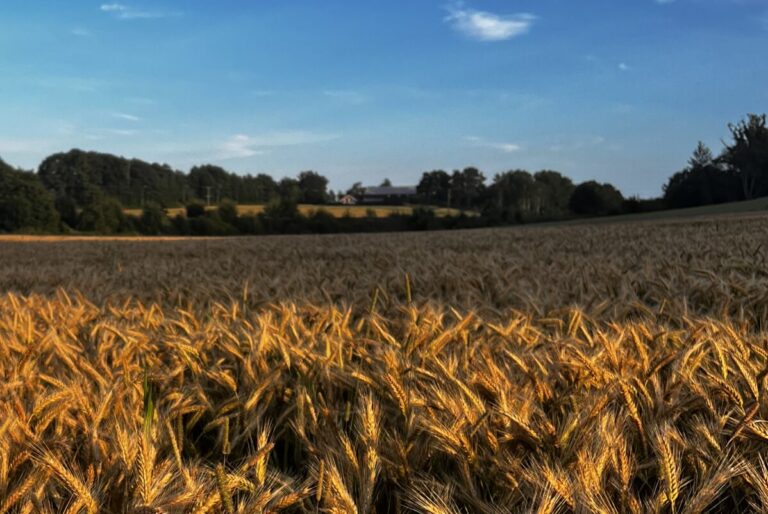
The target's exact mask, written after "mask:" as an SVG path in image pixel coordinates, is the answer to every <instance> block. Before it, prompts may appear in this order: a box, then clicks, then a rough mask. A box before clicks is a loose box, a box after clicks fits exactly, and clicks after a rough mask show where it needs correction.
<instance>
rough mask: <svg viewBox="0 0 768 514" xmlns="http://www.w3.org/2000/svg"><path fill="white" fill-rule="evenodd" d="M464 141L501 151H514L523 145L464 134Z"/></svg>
mask: <svg viewBox="0 0 768 514" xmlns="http://www.w3.org/2000/svg"><path fill="white" fill-rule="evenodd" d="M464 141H466V142H467V143H470V144H471V145H472V146H475V147H479V148H491V149H493V150H497V151H499V152H503V153H515V152H519V151H520V150H522V149H523V147H522V146H520V145H519V144H517V143H499V142H495V141H488V140H486V139H483V138H481V137H478V136H465V137H464Z"/></svg>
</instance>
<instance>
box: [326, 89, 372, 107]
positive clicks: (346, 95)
mask: <svg viewBox="0 0 768 514" xmlns="http://www.w3.org/2000/svg"><path fill="white" fill-rule="evenodd" d="M323 95H324V96H326V97H328V98H333V99H335V100H339V101H342V102H345V103H350V104H353V105H360V104H364V103H365V102H367V101H368V97H367V96H365V95H364V94H363V93H360V92H359V91H353V90H348V89H331V90H326V91H323Z"/></svg>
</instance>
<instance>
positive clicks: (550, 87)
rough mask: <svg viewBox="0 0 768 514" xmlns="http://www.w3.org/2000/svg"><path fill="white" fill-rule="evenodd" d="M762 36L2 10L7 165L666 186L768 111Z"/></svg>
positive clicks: (575, 20) (767, 5)
mask: <svg viewBox="0 0 768 514" xmlns="http://www.w3.org/2000/svg"><path fill="white" fill-rule="evenodd" d="M766 48H768V1H766V0H666V1H659V0H600V1H598V0H537V1H516V0H475V1H472V2H470V1H465V2H458V1H457V2H451V1H442V0H435V1H433V0H364V1H348V0H322V1H317V0H314V1H311V2H310V1H307V0H259V1H245V0H218V1H212V0H185V1H181V0H135V1H134V0H125V1H121V2H111V1H107V2H102V3H99V2H91V1H81V0H70V1H68V2H62V1H60V0H3V2H2V5H1V6H0V120H2V123H0V157H2V158H4V159H5V160H6V161H8V162H10V163H12V164H14V165H18V166H24V167H27V168H34V167H36V166H37V165H38V164H39V162H40V160H41V159H42V158H43V157H44V156H46V155H48V154H50V153H53V152H56V151H63V150H68V149H70V148H73V147H77V148H83V149H89V150H98V151H108V152H111V153H116V154H121V155H125V156H130V157H139V158H143V159H147V160H152V161H158V162H167V163H169V164H170V165H172V166H174V167H176V168H179V169H182V170H187V169H188V168H189V167H190V166H191V165H193V164H196V163H205V162H211V163H216V164H220V165H222V166H224V167H226V168H227V169H230V170H232V171H236V172H243V173H244V172H251V173H258V172H266V173H270V174H272V175H273V176H276V177H281V176H285V175H295V174H296V173H297V172H299V171H301V170H305V169H314V170H317V171H319V172H321V173H323V174H325V175H326V176H328V177H329V178H330V179H331V185H332V187H334V188H335V189H340V188H346V187H348V186H349V185H351V183H352V182H353V181H354V180H362V181H363V182H365V183H366V184H375V183H378V182H380V181H381V180H382V179H383V178H385V177H388V178H390V179H391V180H392V181H393V182H395V183H400V184H411V183H415V182H416V181H417V180H418V177H419V176H420V174H421V172H423V171H426V170H429V169H434V168H444V169H449V170H450V169H454V168H459V167H464V166H468V165H475V166H478V167H480V168H481V169H482V170H483V171H484V172H485V174H486V176H487V177H489V178H490V177H492V176H493V174H494V173H496V172H500V171H503V170H507V169H513V168H526V169H530V170H532V171H535V170H539V169H544V168H548V169H557V170H559V171H562V172H564V173H566V174H568V175H570V176H571V177H573V178H574V179H575V180H577V181H581V180H587V179H593V178H594V179H597V180H600V181H610V182H612V183H614V184H616V185H617V186H619V187H620V188H621V189H622V191H623V192H624V193H625V194H627V195H633V194H637V195H641V196H652V195H658V194H659V193H660V191H661V185H662V184H663V183H664V181H665V180H666V178H667V177H668V176H669V175H671V174H672V173H673V172H675V171H676V170H678V169H680V168H681V167H682V166H683V165H684V164H685V161H686V159H687V157H688V156H689V154H690V152H691V151H692V150H693V148H694V147H695V145H696V142H697V141H698V140H699V139H701V140H703V141H705V142H706V143H708V144H710V145H711V146H712V147H713V148H714V149H715V150H716V151H717V150H719V149H720V148H721V144H720V139H721V138H724V137H726V136H727V127H726V124H727V123H728V122H735V121H738V120H739V119H741V118H742V117H743V116H744V115H745V114H746V113H747V112H765V111H768V58H767V57H766Z"/></svg>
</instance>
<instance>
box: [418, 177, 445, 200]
mask: <svg viewBox="0 0 768 514" xmlns="http://www.w3.org/2000/svg"><path fill="white" fill-rule="evenodd" d="M450 191H451V176H450V175H449V174H448V173H447V172H445V171H443V170H434V171H428V172H426V173H424V174H423V175H422V176H421V181H420V182H419V185H418V186H417V187H416V192H417V193H418V194H419V196H420V197H421V198H422V200H423V201H424V202H425V203H427V204H431V205H446V204H447V203H448V197H449V195H450Z"/></svg>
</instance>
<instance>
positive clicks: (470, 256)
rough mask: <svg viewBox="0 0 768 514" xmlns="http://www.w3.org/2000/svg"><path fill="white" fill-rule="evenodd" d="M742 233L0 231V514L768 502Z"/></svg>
mask: <svg viewBox="0 0 768 514" xmlns="http://www.w3.org/2000/svg"><path fill="white" fill-rule="evenodd" d="M766 243H768V215H767V214H763V213H749V214H747V213H745V214H740V215H728V216H711V217H699V218H695V219H693V218H692V219H665V220H647V221H646V222H642V223H640V222H635V223H627V222H620V221H619V222H615V223H610V224H591V223H580V224H576V225H568V224H564V225H547V226H526V227H520V228H508V229H489V230H475V231H455V232H429V233H402V234H386V235H334V236H275V237H258V238H234V239H173V238H169V239H166V240H160V239H119V238H115V239H96V238H95V239H84V238H81V239H68V238H33V237H26V238H4V239H0V259H1V260H2V263H3V265H2V266H0V289H1V290H2V291H3V292H4V293H5V294H4V296H3V297H2V299H0V356H2V357H1V358H0V514H4V513H10V512H30V513H31V512H40V513H54V512H56V513H58V512H65V511H66V512H88V513H97V512H120V513H123V512H131V513H133V512H136V513H138V512H141V513H161V512H174V513H175V512H179V513H181V512H184V513H187V512H189V513H193V512H194V513H204V512H211V513H214V512H215V513H219V512H224V513H235V512H236V513H246V512H286V513H317V512H328V513H368V514H373V513H377V514H384V513H390V512H391V513H407V512H416V513H431V514H443V513H446V514H448V513H451V514H453V513H475V512H479V513H493V514H498V513H507V512H509V513H513V512H540V513H546V512H562V513H570V512H574V513H575V512H578V513H581V512H606V513H607V512H675V513H678V512H680V513H683V512H685V513H694V512H754V511H756V512H760V511H765V510H767V509H768V478H766V477H768V469H766V464H765V462H764V460H763V457H762V456H764V455H766V452H767V451H768V403H766V394H768V393H767V392H766V390H765V385H766V380H767V379H768V378H767V377H768V346H767V344H766V341H767V340H768V339H767V338H766V336H768V333H766V327H767V325H766V322H767V321H768V263H766V258H768V247H767V246H766Z"/></svg>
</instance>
